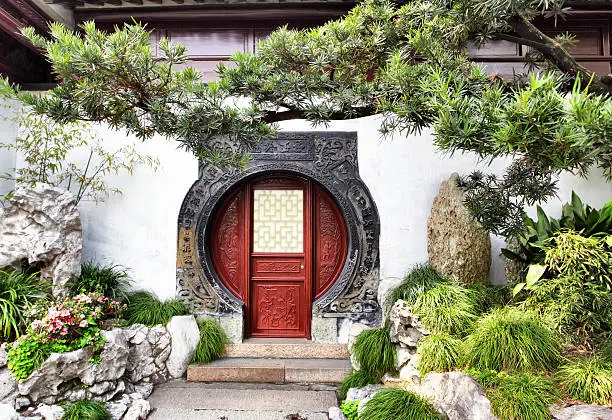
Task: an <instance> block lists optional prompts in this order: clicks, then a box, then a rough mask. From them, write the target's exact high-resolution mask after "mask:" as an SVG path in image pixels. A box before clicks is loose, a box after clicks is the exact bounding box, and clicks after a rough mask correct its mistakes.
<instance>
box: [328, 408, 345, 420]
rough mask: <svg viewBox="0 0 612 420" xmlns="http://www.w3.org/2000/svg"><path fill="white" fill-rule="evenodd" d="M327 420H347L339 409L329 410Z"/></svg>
mask: <svg viewBox="0 0 612 420" xmlns="http://www.w3.org/2000/svg"><path fill="white" fill-rule="evenodd" d="M329 420H347V418H346V416H345V415H344V413H343V412H342V410H341V409H340V407H330V408H329Z"/></svg>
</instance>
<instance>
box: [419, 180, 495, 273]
mask: <svg viewBox="0 0 612 420" xmlns="http://www.w3.org/2000/svg"><path fill="white" fill-rule="evenodd" d="M458 180H459V176H458V175H457V174H456V173H454V174H452V175H451V177H450V178H449V180H448V181H445V182H443V183H442V184H441V185H440V191H439V192H438V195H437V196H436V197H435V198H434V201H433V206H432V208H431V215H430V216H429V219H428V220H427V252H428V254H429V263H430V264H431V265H432V266H433V267H434V268H435V269H436V270H438V271H439V272H440V273H442V274H444V275H446V276H447V277H449V278H451V279H452V280H454V281H456V282H459V283H483V284H488V282H489V268H490V267H491V238H490V237H489V233H488V232H487V231H486V230H485V229H483V227H482V226H481V225H480V224H479V223H478V222H477V221H476V220H475V219H474V217H472V215H471V214H470V213H469V211H468V210H467V209H466V208H465V206H464V204H463V202H464V198H465V195H464V193H463V191H462V189H461V188H460V187H459V186H458V185H457V182H458Z"/></svg>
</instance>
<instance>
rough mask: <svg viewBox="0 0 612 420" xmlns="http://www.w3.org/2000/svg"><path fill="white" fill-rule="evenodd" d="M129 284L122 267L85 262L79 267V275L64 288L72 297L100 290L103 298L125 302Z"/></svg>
mask: <svg viewBox="0 0 612 420" xmlns="http://www.w3.org/2000/svg"><path fill="white" fill-rule="evenodd" d="M131 283H132V281H131V280H130V277H129V276H128V273H127V270H126V269H125V268H124V267H121V266H119V265H113V264H107V265H104V266H102V265H99V264H96V263H94V262H87V263H84V264H82V265H81V275H80V276H78V277H74V278H71V279H70V280H68V282H67V284H66V287H67V288H68V290H69V292H70V293H71V294H74V295H76V294H78V293H89V292H94V291H96V290H100V291H101V292H102V294H103V295H104V296H107V297H109V298H111V299H114V300H120V301H125V300H127V296H128V289H129V287H130V285H131Z"/></svg>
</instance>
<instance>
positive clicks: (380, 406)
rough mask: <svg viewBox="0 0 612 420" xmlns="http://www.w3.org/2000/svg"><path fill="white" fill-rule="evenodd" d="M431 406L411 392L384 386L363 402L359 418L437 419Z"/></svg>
mask: <svg viewBox="0 0 612 420" xmlns="http://www.w3.org/2000/svg"><path fill="white" fill-rule="evenodd" d="M439 418H440V417H439V416H438V414H437V413H436V411H435V410H434V408H433V406H432V405H431V404H430V403H429V402H428V401H427V400H426V399H425V398H422V397H419V396H418V395H416V394H415V393H413V392H410V391H406V390H404V389H399V388H385V389H381V390H380V391H378V392H377V393H376V394H374V397H372V399H371V400H370V401H368V402H367V403H366V404H365V408H364V409H363V412H362V413H361V415H360V416H359V419H360V420H391V419H393V420H439Z"/></svg>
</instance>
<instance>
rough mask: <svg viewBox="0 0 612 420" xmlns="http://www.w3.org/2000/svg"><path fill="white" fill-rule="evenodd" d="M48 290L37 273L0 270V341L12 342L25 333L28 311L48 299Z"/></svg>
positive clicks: (47, 286)
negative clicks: (40, 301) (37, 303)
mask: <svg viewBox="0 0 612 420" xmlns="http://www.w3.org/2000/svg"><path fill="white" fill-rule="evenodd" d="M48 289H49V285H48V284H47V283H46V282H44V281H43V280H41V278H40V275H39V273H29V272H27V271H24V272H20V271H15V270H0V341H13V340H14V339H15V338H17V337H19V336H20V335H21V334H23V333H24V332H25V329H26V318H27V315H28V310H29V309H30V308H31V307H32V306H33V305H34V304H35V303H36V302H37V301H39V300H41V299H45V298H47V297H48V293H47V291H48Z"/></svg>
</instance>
